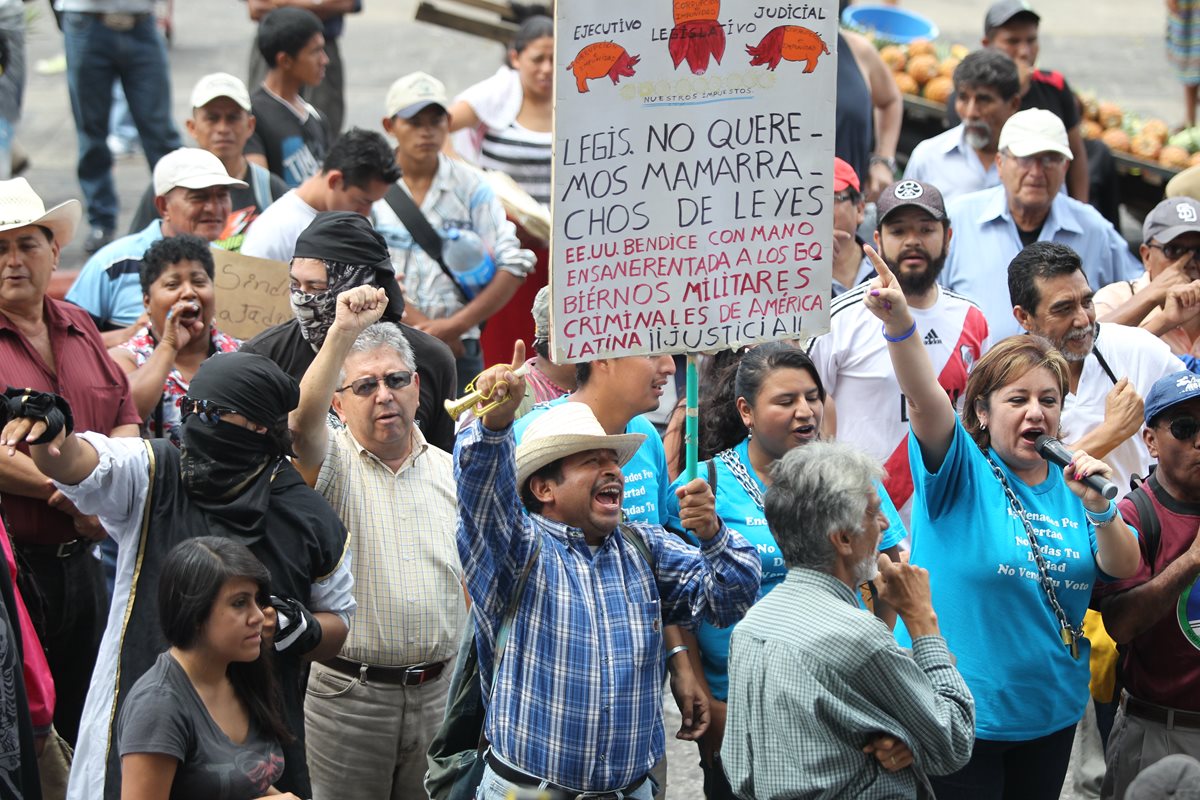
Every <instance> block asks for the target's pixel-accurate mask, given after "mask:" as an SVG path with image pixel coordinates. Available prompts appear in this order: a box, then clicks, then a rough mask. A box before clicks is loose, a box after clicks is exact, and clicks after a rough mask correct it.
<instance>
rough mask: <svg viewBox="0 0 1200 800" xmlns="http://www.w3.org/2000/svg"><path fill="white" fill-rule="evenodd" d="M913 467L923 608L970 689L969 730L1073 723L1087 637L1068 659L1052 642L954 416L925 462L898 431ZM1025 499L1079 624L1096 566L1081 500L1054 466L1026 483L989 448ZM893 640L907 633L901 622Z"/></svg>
mask: <svg viewBox="0 0 1200 800" xmlns="http://www.w3.org/2000/svg"><path fill="white" fill-rule="evenodd" d="M908 453H909V463H910V464H911V467H912V473H913V484H914V488H915V492H914V494H913V506H912V561H913V563H914V564H919V565H920V566H922V567H925V568H926V569H928V570H929V585H930V589H931V591H932V594H933V610H934V611H935V612H936V613H937V616H938V623H939V625H940V627H941V631H942V636H944V637H945V639H946V643H947V644H948V645H949V646H950V650H951V652H953V653H954V655H955V656H956V657H957V658H958V671H959V672H960V673H962V676H963V679H964V680H966V682H967V686H968V687H969V688H970V689H971V694H973V695H974V696H975V731H976V735H977V736H978V737H979V738H980V739H991V740H1000V741H1024V740H1029V739H1036V738H1039V737H1041V736H1046V735H1048V734H1050V733H1054V732H1055V731H1059V730H1062V729H1063V728H1066V727H1068V726H1071V725H1074V724H1075V723H1077V722H1079V719H1080V718H1081V717H1082V716H1083V711H1084V708H1085V707H1086V704H1087V701H1088V678H1089V669H1088V654H1089V651H1090V646H1089V645H1088V642H1087V640H1086V639H1084V640H1082V641H1080V643H1079V658H1078V659H1074V658H1072V657H1071V652H1070V650H1069V649H1068V648H1067V647H1065V646H1064V645H1063V643H1062V639H1061V635H1060V630H1061V626H1060V625H1059V623H1058V621H1057V619H1055V616H1054V612H1053V610H1052V609H1051V607H1050V602H1049V600H1048V599H1047V597H1046V592H1045V590H1044V589H1043V588H1042V585H1041V583H1040V582H1039V581H1038V568H1037V563H1036V562H1035V561H1034V558H1033V553H1032V551H1031V550H1030V548H1029V541H1028V537H1027V535H1026V533H1025V528H1024V526H1023V525H1022V524H1021V520H1020V519H1018V518H1017V517H1016V515H1015V514H1013V513H1011V512H1010V510H1009V503H1008V501H1007V499H1006V498H1005V494H1004V489H1003V488H1002V487H1001V485H1000V482H999V481H998V480H997V479H996V476H995V474H994V473H993V472H992V468H991V466H990V465H989V464H988V462H987V459H986V458H985V457H984V455H983V453H982V452H980V450H979V447H978V446H977V445H976V444H975V442H974V441H973V440H972V439H971V437H970V435H969V434H968V433H967V431H966V429H965V428H963V426H962V423H961V421H958V420H956V421H955V425H954V439H953V441H952V442H951V444H950V450H949V451H948V452H947V453H946V460H945V461H944V462H943V463H942V465H941V468H940V469H938V471H937V472H935V473H932V474H931V473H929V472H927V471H926V469H925V461H924V459H923V457H922V456H921V449H920V444H919V443H918V442H917V437H916V436H915V435H914V436H910V437H909V439H908ZM991 456H992V460H993V461H995V462H996V464H998V465H999V466H1000V469H1001V470H1003V472H1004V475H1005V479H1006V480H1007V481H1008V484H1009V486H1010V487H1012V490H1013V492H1014V493H1015V494H1016V496H1017V498H1018V499H1019V500H1020V501H1021V504H1022V505H1023V506H1024V507H1025V511H1026V513H1027V514H1028V515H1029V517H1030V522H1031V523H1032V525H1033V529H1034V531H1035V532H1036V533H1037V534H1038V539H1039V541H1040V542H1041V546H1042V553H1043V555H1044V556H1045V559H1046V562H1047V564H1048V565H1049V568H1050V575H1051V577H1052V578H1053V579H1054V581H1055V593H1056V595H1057V596H1058V601H1059V602H1060V603H1061V604H1062V607H1063V609H1064V610H1065V611H1066V614H1067V618H1068V619H1069V620H1070V622H1071V624H1072V625H1080V624H1082V622H1083V614H1084V612H1085V611H1086V610H1087V606H1088V600H1089V599H1090V598H1091V595H1092V585H1093V584H1094V583H1095V582H1096V580H1097V578H1098V577H1099V576H1101V575H1102V573H1101V572H1100V570H1099V567H1098V566H1097V565H1096V558H1095V554H1096V531H1095V529H1094V528H1093V527H1092V525H1091V524H1090V523H1089V522H1088V521H1087V517H1086V515H1085V513H1084V508H1083V502H1082V501H1081V500H1080V499H1079V498H1078V497H1076V496H1075V495H1074V494H1072V492H1071V490H1070V489H1069V488H1068V487H1067V484H1066V481H1064V480H1063V476H1062V471H1061V470H1059V469H1057V468H1055V467H1054V466H1053V465H1051V466H1050V468H1049V470H1048V475H1047V478H1046V479H1045V480H1044V481H1042V482H1041V483H1039V484H1038V485H1036V486H1030V485H1028V484H1026V483H1025V482H1024V481H1022V480H1021V479H1020V478H1018V477H1017V476H1016V475H1014V474H1013V473H1012V472H1011V471H1010V470H1009V469H1008V467H1007V466H1006V465H1005V464H1004V462H1003V461H1001V460H1000V458H999V456H997V455H996V454H995V452H994V451H993V452H992V453H991ZM896 639H897V640H898V641H900V642H901V644H907V643H908V642H909V641H910V638H909V636H908V635H907V632H906V631H904V628H903V624H902V623H897V625H896Z"/></svg>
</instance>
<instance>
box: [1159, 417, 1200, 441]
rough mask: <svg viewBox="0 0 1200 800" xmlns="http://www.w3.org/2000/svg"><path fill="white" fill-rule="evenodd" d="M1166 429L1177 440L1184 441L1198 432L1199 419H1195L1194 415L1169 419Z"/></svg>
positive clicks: (1199, 429)
mask: <svg viewBox="0 0 1200 800" xmlns="http://www.w3.org/2000/svg"><path fill="white" fill-rule="evenodd" d="M1167 430H1169V431H1170V432H1171V435H1172V436H1174V437H1175V438H1176V439H1178V440H1179V441H1181V442H1186V441H1188V440H1190V439H1192V438H1194V437H1195V436H1196V433H1197V432H1200V421H1197V420H1196V418H1195V417H1177V418H1175V419H1173V420H1171V423H1170V424H1169V425H1168V426H1167Z"/></svg>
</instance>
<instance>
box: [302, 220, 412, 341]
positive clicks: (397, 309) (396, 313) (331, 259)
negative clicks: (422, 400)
mask: <svg viewBox="0 0 1200 800" xmlns="http://www.w3.org/2000/svg"><path fill="white" fill-rule="evenodd" d="M292 258H313V259H316V260H317V261H324V262H325V268H326V270H327V271H328V277H327V280H328V286H329V288H328V289H326V290H325V291H323V292H321V293H320V294H306V293H304V292H296V291H294V292H292V296H291V302H292V313H293V314H295V315H296V319H297V320H298V321H299V322H300V332H301V333H302V334H303V335H304V340H305V341H306V342H308V343H309V345H310V346H312V348H313V350H319V349H320V347H321V345H322V344H323V343H324V342H325V334H327V333H328V332H329V328H330V326H331V325H333V318H334V314H335V312H336V309H337V296H338V295H339V294H340V293H342V292H344V291H346V290H347V289H353V288H354V287H356V286H382V287H383V288H384V289H385V290H386V291H387V293H388V312H387V314H386V315H385V316H384V319H388V320H391V321H396V322H398V321H399V320H400V316H401V315H402V314H403V313H404V301H403V296H402V295H401V294H400V287H399V286H398V285H397V284H396V277H395V270H394V269H393V268H392V262H391V257H390V255H389V253H388V248H387V242H385V241H384V240H383V237H382V236H381V235H380V234H379V232H378V231H376V230H375V229H374V228H373V227H372V226H371V222H370V220H368V219H367V218H366V217H364V216H363V215H362V214H352V213H350V212H348V211H325V212H323V213H321V214H318V215H317V216H316V217H315V218H314V219H313V221H312V222H310V223H309V224H308V227H307V228H305V229H304V231H303V232H302V233H301V234H300V236H299V237H298V238H297V239H296V249H295V250H294V251H293V253H292Z"/></svg>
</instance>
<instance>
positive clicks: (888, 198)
mask: <svg viewBox="0 0 1200 800" xmlns="http://www.w3.org/2000/svg"><path fill="white" fill-rule="evenodd" d="M905 206H916V207H917V208H921V209H924V210H925V211H927V212H928V213H929V215H930V216H931V217H933V218H934V219H936V220H938V221H939V222H940V221H942V220H944V219H945V218H946V203H945V202H944V201H943V200H942V193H941V192H939V191H938V188H937V187H936V186H934V185H933V184H932V183H922V182H921V181H914V180H912V179H911V178H906V179H904V180H902V181H897V182H896V183H893V184H892V185H891V186H888V187H887V188H885V189H884V190H883V191H882V192H880V193H879V199H878V200H876V201H875V214H876V218H877V219H878V220H879V222H878V223H877V224H878V225H882V224H883V223H884V221H885V220H887V218H888V215H890V214H891V213H892V212H893V211H895V210H896V209H898V208H904V207H905Z"/></svg>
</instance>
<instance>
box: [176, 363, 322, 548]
mask: <svg viewBox="0 0 1200 800" xmlns="http://www.w3.org/2000/svg"><path fill="white" fill-rule="evenodd" d="M188 394H189V395H190V396H191V397H194V398H198V399H201V400H208V401H210V402H212V403H215V404H217V405H219V406H221V407H223V408H226V409H230V410H232V411H236V412H237V413H239V414H241V415H242V416H244V417H246V418H247V419H249V420H250V421H252V422H256V423H258V424H260V425H265V426H266V427H267V428H268V429H270V430H272V431H275V430H280V429H281V426H286V424H287V414H288V412H289V411H291V410H292V409H293V408H295V407H296V405H297V404H298V403H299V401H300V387H299V386H298V385H297V383H296V381H295V379H293V378H292V377H291V376H290V375H288V374H287V373H285V372H284V371H283V370H281V369H280V368H279V367H278V366H277V365H276V364H275V362H274V361H271V360H270V359H269V358H266V357H265V356H260V355H254V354H251V353H222V354H218V355H215V356H212V357H211V358H209V359H208V360H207V361H205V362H204V363H203V364H201V365H200V369H198V370H197V371H196V375H195V377H193V378H192V382H191V384H190V385H189V386H188ZM181 441H182V448H181V450H182V452H181V462H180V478H181V480H182V481H183V486H184V489H185V490H186V491H187V493H188V495H189V496H190V497H191V500H192V502H193V503H194V504H196V505H197V506H198V507H199V508H200V509H201V510H203V511H204V513H205V517H206V518H207V520H208V524H209V528H210V529H211V531H212V533H213V534H215V535H218V536H227V537H229V538H233V539H236V540H237V541H240V542H242V543H243V544H253V543H254V542H255V541H257V540H258V539H259V538H260V537H261V536H262V535H263V533H264V532H265V531H266V520H265V517H266V512H267V507H268V505H269V503H270V495H271V478H272V477H273V476H274V473H275V470H274V468H273V465H276V464H278V462H279V459H280V458H281V457H282V455H283V450H282V446H281V443H280V440H279V438H278V437H277V436H274V435H272V434H263V433H255V432H254V431H252V430H250V429H248V428H243V427H241V426H240V425H236V424H234V423H232V422H226V421H221V422H218V423H217V424H216V425H212V426H209V425H206V424H204V423H203V422H202V421H201V420H200V419H199V417H197V416H195V415H192V416H189V417H188V418H187V419H185V420H184V421H183V430H182V436H181Z"/></svg>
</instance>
